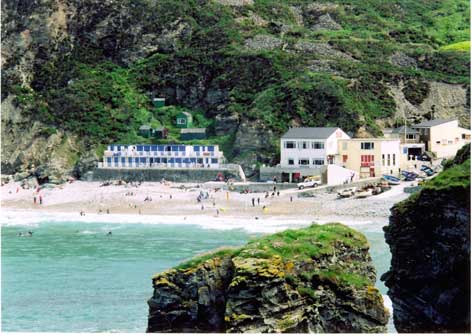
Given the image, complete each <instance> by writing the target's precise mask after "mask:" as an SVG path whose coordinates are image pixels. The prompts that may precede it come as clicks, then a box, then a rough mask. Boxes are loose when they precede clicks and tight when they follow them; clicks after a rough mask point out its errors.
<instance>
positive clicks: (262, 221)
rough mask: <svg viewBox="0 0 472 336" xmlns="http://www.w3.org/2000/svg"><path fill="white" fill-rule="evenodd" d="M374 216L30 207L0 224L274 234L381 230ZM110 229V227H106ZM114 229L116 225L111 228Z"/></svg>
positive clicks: (7, 212) (10, 212)
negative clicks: (307, 229)
mask: <svg viewBox="0 0 472 336" xmlns="http://www.w3.org/2000/svg"><path fill="white" fill-rule="evenodd" d="M379 219H380V218H377V219H376V220H375V222H374V221H371V220H353V219H351V218H346V217H329V218H316V217H313V218H300V219H297V218H278V217H262V218H258V219H256V218H247V217H241V218H238V217H234V216H231V217H225V216H224V214H223V215H220V217H215V216H205V215H195V216H159V215H132V214H101V215H99V214H86V215H85V216H80V214H79V213H66V212H43V211H34V210H16V209H15V210H14V209H2V216H0V225H1V226H33V227H37V226H38V225H39V224H41V223H72V224H79V223H104V224H136V225H142V224H146V225H186V224H188V225H198V226H200V227H202V228H205V229H213V230H234V229H240V230H244V231H246V232H249V233H274V232H278V231H283V230H286V229H296V228H301V227H304V226H308V225H310V224H311V223H318V224H325V223H330V222H340V223H343V224H345V225H348V226H351V227H353V228H355V229H358V230H361V231H373V232H381V231H382V226H383V225H386V224H387V220H385V222H383V223H379V222H378V220H379ZM110 229H111V228H110ZM113 229H116V228H113Z"/></svg>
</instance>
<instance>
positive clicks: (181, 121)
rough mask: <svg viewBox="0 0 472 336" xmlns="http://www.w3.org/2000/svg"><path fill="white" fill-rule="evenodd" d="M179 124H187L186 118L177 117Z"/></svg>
mask: <svg viewBox="0 0 472 336" xmlns="http://www.w3.org/2000/svg"><path fill="white" fill-rule="evenodd" d="M177 125H185V118H177Z"/></svg>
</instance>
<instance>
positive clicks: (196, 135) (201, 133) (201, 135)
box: [180, 128, 206, 140]
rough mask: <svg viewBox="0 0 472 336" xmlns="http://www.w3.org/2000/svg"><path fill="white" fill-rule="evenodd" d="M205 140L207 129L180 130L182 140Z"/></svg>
mask: <svg viewBox="0 0 472 336" xmlns="http://www.w3.org/2000/svg"><path fill="white" fill-rule="evenodd" d="M205 138H206V129H205V128H183V129H181V130H180V140H199V139H205Z"/></svg>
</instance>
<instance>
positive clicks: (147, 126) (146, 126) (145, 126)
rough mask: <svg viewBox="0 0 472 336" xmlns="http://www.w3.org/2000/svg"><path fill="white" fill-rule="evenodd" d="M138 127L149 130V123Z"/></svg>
mask: <svg viewBox="0 0 472 336" xmlns="http://www.w3.org/2000/svg"><path fill="white" fill-rule="evenodd" d="M139 129H140V130H150V129H151V126H149V125H142V126H141V127H140V128H139Z"/></svg>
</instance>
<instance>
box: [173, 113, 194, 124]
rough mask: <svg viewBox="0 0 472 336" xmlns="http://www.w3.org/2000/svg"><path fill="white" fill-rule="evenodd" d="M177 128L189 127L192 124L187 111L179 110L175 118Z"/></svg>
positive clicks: (190, 116)
mask: <svg viewBox="0 0 472 336" xmlns="http://www.w3.org/2000/svg"><path fill="white" fill-rule="evenodd" d="M175 124H176V126H177V128H191V127H192V126H193V118H192V115H191V114H190V113H188V112H180V113H179V114H177V117H176V118H175Z"/></svg>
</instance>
